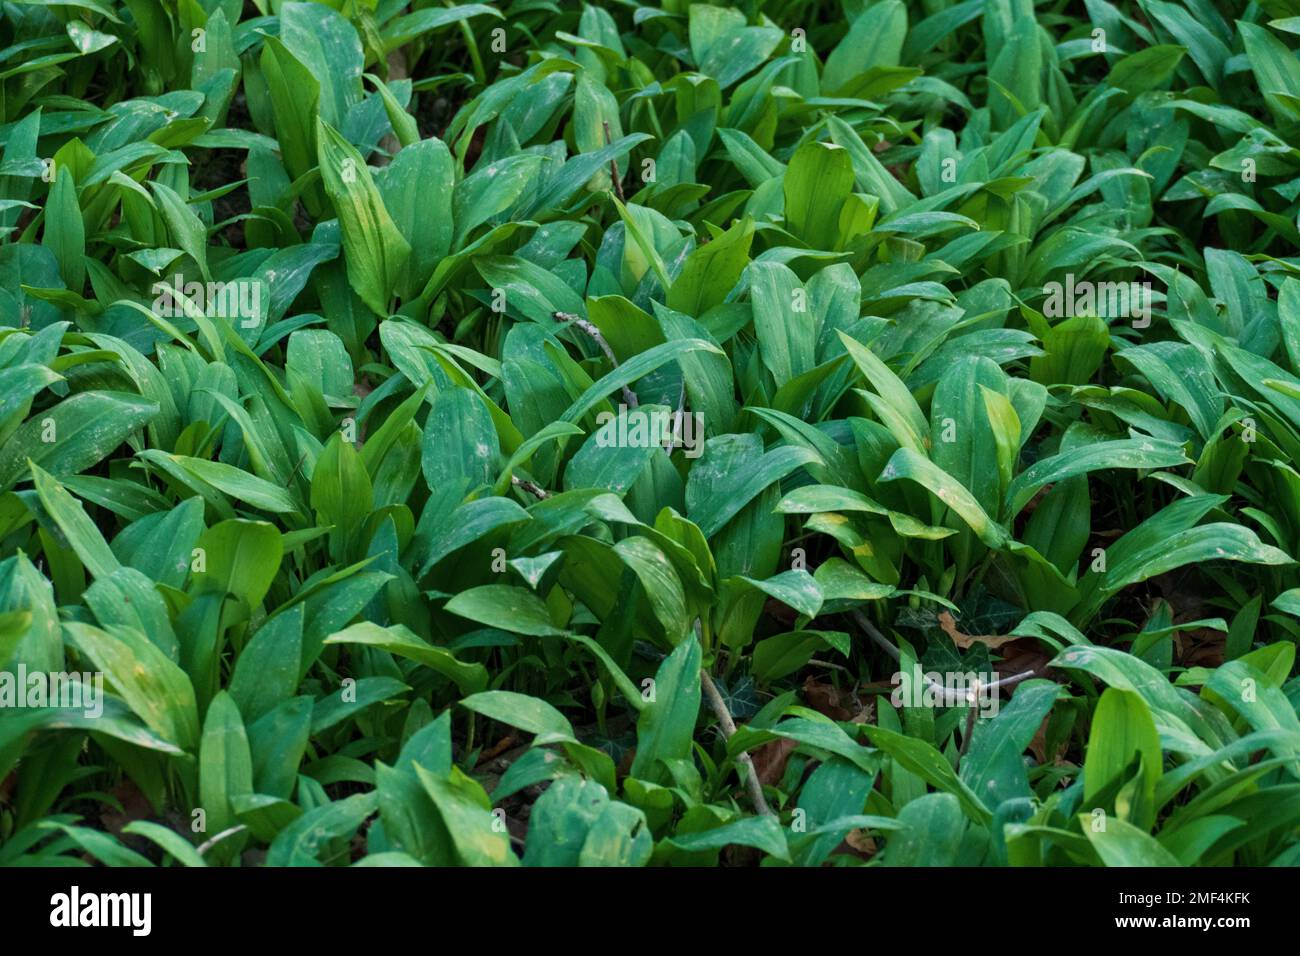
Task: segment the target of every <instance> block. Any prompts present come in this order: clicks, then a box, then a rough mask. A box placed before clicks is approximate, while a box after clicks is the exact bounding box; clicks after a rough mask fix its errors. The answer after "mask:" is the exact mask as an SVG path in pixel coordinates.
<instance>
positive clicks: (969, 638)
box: [939, 611, 1020, 651]
mask: <svg viewBox="0 0 1300 956" xmlns="http://www.w3.org/2000/svg"><path fill="white" fill-rule="evenodd" d="M939 626H940V627H941V628H943V632H944V633H945V634H947V635H948V636H949V637H951V638H952V641H953V643H954V644H956V645H957V646H958V647H960V648H961V649H962V650H963V651H964V650H966V649H968V648H969V647H971V646H972V645H975V644H983V645H984V646H985V647H1001V646H1002V645H1003V644H1006V643H1007V642H1008V641H1018V640H1020V637H1019V635H1016V634H1007V635H1004V636H1002V637H999V636H998V635H996V634H963V633H962V632H961V631H959V630H958V629H957V621H956V620H955V619H954V618H953V616H952V614H951V613H950V612H948V611H940V612H939Z"/></svg>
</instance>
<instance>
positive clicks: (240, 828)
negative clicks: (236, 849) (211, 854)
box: [198, 823, 248, 856]
mask: <svg viewBox="0 0 1300 956" xmlns="http://www.w3.org/2000/svg"><path fill="white" fill-rule="evenodd" d="M247 829H248V827H247V825H245V824H243V823H240V824H238V825H236V826H233V827H231V828H230V829H229V830H222V831H221V832H220V833H218V834H217V835H216V836H214V837H212V839H210V840H206V841H204V842H203V843H200V844H199V848H198V854H199V856H202V855H203V854H205V853H207V852H208V851H209V850H211V849H212V848H213V847H214V846H216V845H217V844H218V843H220V842H221V841H222V840H224V839H226V838H227V837H232V836H234V835H235V834H236V833H243V832H244V831H245V830H247Z"/></svg>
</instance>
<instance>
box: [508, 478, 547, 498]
mask: <svg viewBox="0 0 1300 956" xmlns="http://www.w3.org/2000/svg"><path fill="white" fill-rule="evenodd" d="M510 483H511V484H512V485H514V486H515V487H516V488H522V489H523V490H524V491H526V492H528V493H529V494H530V495H532V496H533V497H534V498H549V497H551V493H550V492H549V491H547V490H546V489H545V488H543V487H541V486H540V485H538V484H536V483H535V482H531V481H529V480H528V479H527V478H520V477H518V476H516V475H511V476H510Z"/></svg>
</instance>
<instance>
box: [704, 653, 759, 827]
mask: <svg viewBox="0 0 1300 956" xmlns="http://www.w3.org/2000/svg"><path fill="white" fill-rule="evenodd" d="M700 686H701V687H702V688H704V696H705V697H707V698H708V700H709V707H710V708H712V710H713V713H714V715H715V716H716V717H717V718H718V723H719V724H721V725H722V733H723V736H724V737H725V738H726V739H727V740H730V739H731V735H732V734H734V733H735V732H736V722H735V721H734V720H732V719H731V711H729V710H727V702H726V701H725V700H723V699H722V695H721V694H720V693H718V687H717V685H716V684H714V683H713V678H712V677H710V676H709V672H708V671H707V670H705V669H704V668H703V667H701V668H700ZM736 762H737V763H738V764H740V766H741V769H742V770H743V771H744V772H743V773H742V774H741V776H743V777H744V778H745V788H746V789H747V790H748V791H749V799H750V801H751V802H752V803H753V804H754V809H755V810H757V811H758V812H759V814H761V815H762V816H765V817H771V816H775V815H776V814H774V813H773V812H772V808H771V807H769V806H768V805H767V799H766V798H765V797H764V796H763V784H762V783H761V782H760V781H759V779H758V771H757V770H756V769H755V768H754V761H753V758H751V757H750V756H749V754H748V753H746V752H743V751H742V752H741V753H739V754H737V755H736Z"/></svg>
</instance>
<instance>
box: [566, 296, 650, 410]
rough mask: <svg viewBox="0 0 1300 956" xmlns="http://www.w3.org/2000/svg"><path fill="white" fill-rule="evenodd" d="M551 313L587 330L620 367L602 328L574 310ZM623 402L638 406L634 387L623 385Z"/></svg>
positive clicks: (614, 363) (608, 357) (614, 364)
mask: <svg viewBox="0 0 1300 956" xmlns="http://www.w3.org/2000/svg"><path fill="white" fill-rule="evenodd" d="M551 314H552V315H554V316H555V318H557V319H558V320H560V321H561V322H568V323H569V324H570V325H576V326H577V327H578V328H580V329H582V331H584V332H586V333H587V335H589V336H590V337H591V340H592V341H593V342H595V343H596V344H597V345H598V346H600V350H601V351H602V352H604V353H605V358H607V359H609V364H610V365H612V366H614V368H618V358H617V357H616V356H615V355H614V350H613V349H612V348H610V347H609V343H608V342H606V341H605V336H603V335H601V334H600V329H598V328H596V326H595V325H593V324H592V323H591V322H588V321H587V320H586V319H584V318H583V317H582V316H580V315H574V314H573V313H572V312H553V313H551ZM623 404H625V405H626V406H627V407H628V408H636V407H637V405H638V404H639V403H638V401H637V397H636V392H634V391H632V389H631V388H629V387H628V386H626V385H624V386H623Z"/></svg>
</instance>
